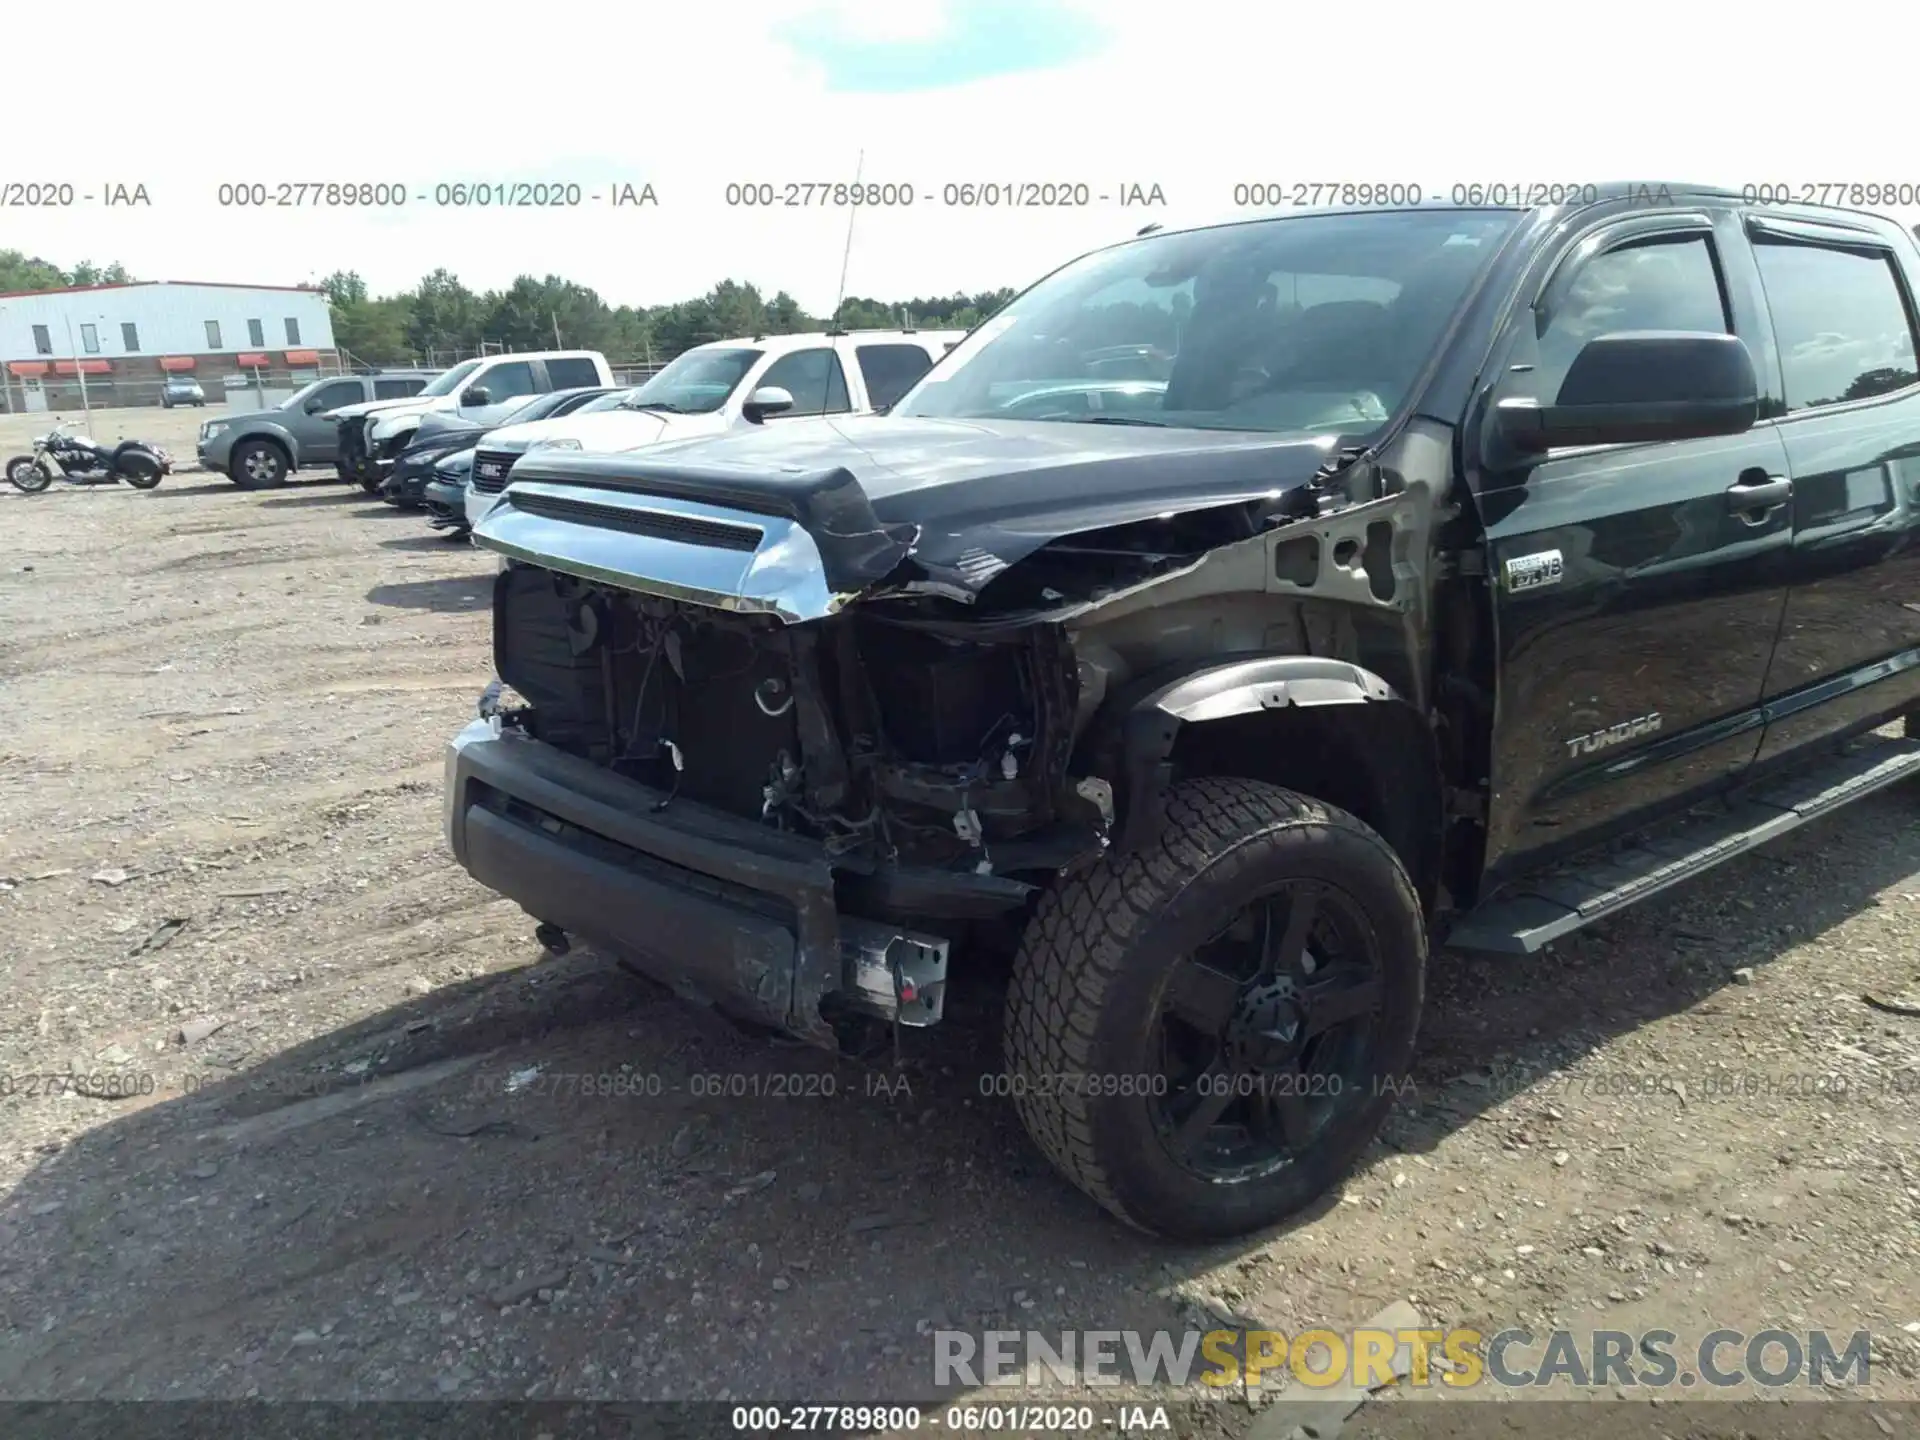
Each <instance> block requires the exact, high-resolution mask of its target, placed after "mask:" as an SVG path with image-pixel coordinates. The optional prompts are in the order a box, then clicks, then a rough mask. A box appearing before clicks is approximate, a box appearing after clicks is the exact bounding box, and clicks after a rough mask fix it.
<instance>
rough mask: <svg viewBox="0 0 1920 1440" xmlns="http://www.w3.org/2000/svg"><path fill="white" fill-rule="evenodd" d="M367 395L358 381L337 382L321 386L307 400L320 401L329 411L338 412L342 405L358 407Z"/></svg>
mask: <svg viewBox="0 0 1920 1440" xmlns="http://www.w3.org/2000/svg"><path fill="white" fill-rule="evenodd" d="M365 395H366V392H365V391H363V390H362V389H361V388H360V382H359V381H358V380H336V381H334V382H333V383H332V384H331V385H323V386H321V387H320V388H319V389H318V390H316V391H314V392H313V394H312V395H310V396H309V397H307V398H308V399H311V400H318V401H319V402H320V403H321V404H322V405H323V406H324V407H325V408H326V409H328V410H337V409H339V408H340V407H341V406H342V405H358V404H359V403H360V401H361V400H362V399H364V398H365Z"/></svg>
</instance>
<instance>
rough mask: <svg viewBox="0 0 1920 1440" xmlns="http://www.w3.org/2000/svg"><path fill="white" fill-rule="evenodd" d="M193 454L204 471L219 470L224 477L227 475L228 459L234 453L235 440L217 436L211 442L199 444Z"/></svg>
mask: <svg viewBox="0 0 1920 1440" xmlns="http://www.w3.org/2000/svg"><path fill="white" fill-rule="evenodd" d="M193 453H194V458H196V459H197V460H199V462H200V468H201V469H202V470H217V471H219V472H220V473H221V474H222V475H224V474H226V473H227V457H228V456H229V455H231V454H232V453H233V440H232V438H231V437H230V436H227V435H216V436H214V437H213V439H211V440H201V441H200V442H198V443H197V444H196V445H195V446H194V451H193Z"/></svg>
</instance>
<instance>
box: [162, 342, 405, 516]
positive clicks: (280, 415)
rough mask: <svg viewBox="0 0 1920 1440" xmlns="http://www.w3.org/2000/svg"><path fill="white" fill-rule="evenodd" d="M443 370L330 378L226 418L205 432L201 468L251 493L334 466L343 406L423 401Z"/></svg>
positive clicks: (206, 427) (204, 427)
mask: <svg viewBox="0 0 1920 1440" xmlns="http://www.w3.org/2000/svg"><path fill="white" fill-rule="evenodd" d="M439 373H440V372H439V371H437V370H382V371H377V372H376V373H374V374H372V375H329V376H326V377H325V378H323V379H320V380H315V381H313V382H312V383H310V384H308V385H306V386H303V387H302V388H301V389H299V390H296V391H294V392H293V394H292V395H290V396H288V397H287V398H286V399H285V400H283V401H281V402H280V403H279V404H278V405H276V406H274V407H273V408H272V409H271V410H254V411H250V412H248V413H246V414H243V415H223V416H221V417H220V418H219V419H217V420H209V421H207V422H206V423H205V424H203V425H202V426H201V427H200V444H199V456H200V464H201V466H202V467H203V468H205V469H208V470H216V471H218V472H219V473H220V474H222V475H225V476H226V477H227V478H228V479H229V480H231V481H233V483H234V484H236V485H239V486H241V487H242V488H244V489H247V490H263V489H266V488H268V487H270V486H274V485H279V484H282V483H284V482H285V480H286V478H287V476H288V475H289V474H291V473H292V472H293V471H295V470H298V469H301V468H303V467H306V466H310V465H331V464H333V462H334V461H335V460H336V459H337V458H338V445H339V441H338V438H337V437H338V434H339V427H338V426H337V425H336V424H335V423H334V422H333V421H332V420H329V419H326V418H323V417H325V416H327V415H328V414H329V413H330V412H332V411H334V410H338V409H339V408H340V407H341V406H343V405H360V404H364V403H366V402H367V401H370V400H405V399H408V398H410V397H412V396H414V395H418V394H419V393H420V392H421V391H422V390H423V389H425V388H426V386H427V384H428V382H429V381H431V380H432V379H433V377H434V376H435V375H437V374H439Z"/></svg>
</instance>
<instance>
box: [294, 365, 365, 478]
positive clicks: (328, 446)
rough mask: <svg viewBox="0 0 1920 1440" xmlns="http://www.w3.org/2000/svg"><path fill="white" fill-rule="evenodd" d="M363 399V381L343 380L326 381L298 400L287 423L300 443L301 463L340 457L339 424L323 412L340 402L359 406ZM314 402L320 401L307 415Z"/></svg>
mask: <svg viewBox="0 0 1920 1440" xmlns="http://www.w3.org/2000/svg"><path fill="white" fill-rule="evenodd" d="M366 398H367V395H366V387H365V382H363V381H360V380H357V379H345V380H330V381H328V382H327V383H326V384H325V385H322V386H321V387H320V388H319V389H318V390H315V391H314V392H313V394H311V395H309V396H308V397H307V398H306V399H305V400H304V401H302V402H301V404H300V407H299V408H298V409H297V410H295V411H294V413H293V416H292V418H291V419H290V420H289V422H288V424H289V425H290V426H291V428H292V430H293V434H294V438H295V439H296V440H298V441H299V442H300V460H301V463H302V464H307V465H317V464H331V463H332V462H333V461H334V460H335V459H337V458H338V457H339V453H340V427H339V425H338V424H337V423H335V422H334V421H332V420H328V419H326V418H325V417H326V414H327V412H328V411H329V410H338V409H339V408H340V407H341V406H343V405H358V404H359V403H360V402H361V401H362V400H365V399H366ZM315 401H318V402H319V404H320V409H319V410H318V411H316V412H315V413H314V414H311V415H309V414H308V413H307V408H308V407H309V406H311V405H312V404H313V403H314V402H315Z"/></svg>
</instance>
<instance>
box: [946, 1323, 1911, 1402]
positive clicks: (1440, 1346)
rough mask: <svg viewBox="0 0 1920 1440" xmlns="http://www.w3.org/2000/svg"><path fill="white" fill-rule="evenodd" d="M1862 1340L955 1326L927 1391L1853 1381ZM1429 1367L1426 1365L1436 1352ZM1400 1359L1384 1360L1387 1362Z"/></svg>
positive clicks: (1857, 1334) (1860, 1379) (1783, 1334)
mask: <svg viewBox="0 0 1920 1440" xmlns="http://www.w3.org/2000/svg"><path fill="white" fill-rule="evenodd" d="M1872 1350H1873V1337H1872V1336H1871V1334H1869V1333H1868V1332H1867V1331H1865V1330H1856V1331H1853V1332H1851V1333H1848V1334H1845V1335H1840V1334H1834V1333H1829V1332H1828V1331H1825V1330H1809V1331H1806V1332H1795V1331H1791V1330H1781V1329H1763V1330H1754V1331H1744V1330H1731V1329H1721V1330H1711V1331H1708V1332H1707V1333H1706V1334H1704V1335H1702V1336H1700V1337H1699V1339H1698V1340H1696V1341H1691V1342H1689V1341H1684V1340H1683V1339H1682V1338H1681V1337H1680V1336H1679V1335H1678V1334H1677V1333H1676V1332H1674V1331H1672V1330H1643V1331H1637V1332H1635V1331H1627V1330H1593V1331H1588V1332H1575V1331H1571V1330H1553V1331H1549V1332H1546V1333H1544V1334H1536V1333H1535V1332H1534V1331H1531V1330H1527V1329H1523V1328H1518V1327H1516V1328H1511V1329H1506V1330H1498V1331H1494V1332H1492V1333H1490V1334H1489V1333H1488V1332H1485V1331H1481V1330H1474V1329H1468V1328H1465V1327H1459V1328H1454V1329H1449V1330H1443V1329H1440V1328H1438V1327H1435V1328H1432V1329H1417V1330H1395V1329H1369V1328H1360V1329H1347V1330H1331V1329H1309V1330H1301V1331H1299V1332H1297V1333H1296V1334H1294V1335H1292V1336H1289V1335H1287V1334H1286V1333H1285V1332H1283V1331H1279V1330H1209V1331H1206V1332H1204V1333H1203V1332H1201V1331H1198V1330H1188V1331H1182V1332H1178V1333H1176V1332H1173V1331H1168V1330H1156V1331H1153V1332H1151V1333H1147V1332H1142V1331H1138V1330H1067V1331H1058V1332H1055V1333H1053V1334H1051V1335H1048V1334H1043V1333H1041V1332H1040V1331H1037V1330H1029V1331H1025V1332H1022V1331H1018V1330H989V1331H986V1332H985V1333H984V1334H981V1335H974V1334H970V1333H968V1332H966V1331H961V1330H937V1331H935V1332H934V1334H933V1380H934V1383H935V1384H936V1385H942V1386H945V1385H956V1384H958V1385H968V1386H983V1385H984V1386H1018V1385H1027V1384H1044V1383H1046V1382H1047V1381H1049V1380H1052V1381H1055V1382H1058V1383H1062V1384H1081V1385H1094V1386H1098V1385H1116V1386H1117V1385H1134V1386H1162V1385H1170V1386H1174V1387H1185V1386H1188V1385H1192V1384H1196V1383H1197V1384H1200V1385H1204V1386H1210V1387H1215V1388H1219V1387H1225V1386H1230V1385H1259V1384H1262V1383H1263V1382H1264V1381H1265V1380H1266V1379H1267V1378H1268V1377H1272V1378H1273V1379H1274V1380H1275V1381H1278V1380H1280V1379H1281V1378H1286V1379H1289V1380H1291V1381H1292V1382H1293V1383H1295V1384H1299V1385H1305V1386H1308V1387H1322V1388H1324V1387H1330V1386H1335V1385H1353V1386H1356V1387H1358V1388H1361V1389H1373V1388H1375V1387H1377V1386H1381V1385H1387V1384H1391V1383H1392V1382H1393V1381H1394V1380H1395V1379H1396V1378H1398V1377H1402V1376H1404V1378H1405V1380H1406V1381H1408V1382H1410V1383H1411V1384H1413V1385H1416V1386H1425V1385H1433V1384H1436V1383H1437V1384H1441V1385H1445V1386H1447V1387H1449V1388H1453V1389H1468V1388H1471V1387H1474V1386H1479V1385H1487V1384H1492V1385H1497V1386H1500V1387H1502V1388H1506V1389H1540V1388H1546V1387H1550V1386H1555V1385H1562V1386H1568V1387H1584V1386H1591V1385H1615V1386H1646V1387H1650V1388H1654V1389H1664V1388H1668V1387H1674V1386H1678V1387H1681V1388H1690V1387H1695V1386H1700V1385H1705V1386H1708V1387H1712V1388H1729V1387H1733V1386H1739V1385H1748V1384H1751V1385H1758V1386H1762V1387H1765V1388H1769V1389H1778V1388H1781V1387H1784V1386H1790V1385H1806V1386H1812V1387H1819V1386H1824V1385H1834V1386H1856V1387H1858V1386H1865V1385H1866V1384H1867V1382H1868V1380H1869V1378H1870V1360H1871V1356H1872ZM1436 1352H1437V1354H1438V1356H1439V1357H1440V1358H1439V1359H1437V1360H1436V1359H1435V1354H1436ZM1397 1355H1398V1356H1402V1357H1404V1359H1403V1360H1402V1362H1401V1363H1398V1364H1396V1356H1397Z"/></svg>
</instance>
